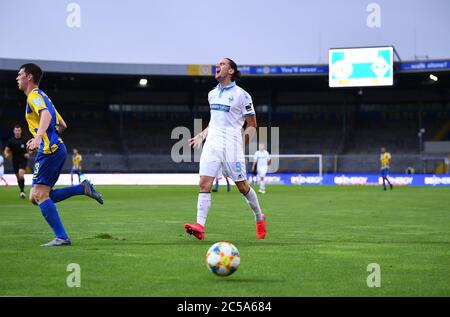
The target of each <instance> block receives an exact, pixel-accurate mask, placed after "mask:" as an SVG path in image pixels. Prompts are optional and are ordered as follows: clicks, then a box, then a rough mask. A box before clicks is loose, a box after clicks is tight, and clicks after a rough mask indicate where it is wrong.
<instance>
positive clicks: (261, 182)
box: [259, 180, 266, 191]
mask: <svg viewBox="0 0 450 317" xmlns="http://www.w3.org/2000/svg"><path fill="white" fill-rule="evenodd" d="M259 189H260V190H262V191H265V190H266V181H265V180H261V181H259Z"/></svg>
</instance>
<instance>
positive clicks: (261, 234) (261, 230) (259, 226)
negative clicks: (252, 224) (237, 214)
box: [256, 214, 266, 239]
mask: <svg viewBox="0 0 450 317" xmlns="http://www.w3.org/2000/svg"><path fill="white" fill-rule="evenodd" d="M256 237H257V238H258V239H264V238H265V237H266V216H265V215H264V214H262V220H261V221H257V222H256Z"/></svg>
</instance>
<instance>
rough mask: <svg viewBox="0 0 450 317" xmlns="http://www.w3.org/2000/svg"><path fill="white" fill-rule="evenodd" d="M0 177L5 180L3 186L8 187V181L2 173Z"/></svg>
mask: <svg viewBox="0 0 450 317" xmlns="http://www.w3.org/2000/svg"><path fill="white" fill-rule="evenodd" d="M0 178H1V179H2V180H3V181H4V182H5V187H7V188H8V187H9V184H8V182H7V181H6V179H5V178H4V177H3V175H2V176H0Z"/></svg>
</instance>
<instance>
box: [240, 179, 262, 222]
mask: <svg viewBox="0 0 450 317" xmlns="http://www.w3.org/2000/svg"><path fill="white" fill-rule="evenodd" d="M244 198H245V201H246V202H247V204H248V205H249V206H250V208H251V209H252V210H253V213H254V214H255V219H256V221H261V220H262V213H261V207H259V201H258V196H256V192H255V191H254V190H253V188H251V187H250V190H249V191H248V193H247V195H244Z"/></svg>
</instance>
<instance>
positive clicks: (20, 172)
mask: <svg viewBox="0 0 450 317" xmlns="http://www.w3.org/2000/svg"><path fill="white" fill-rule="evenodd" d="M22 165H23V164H21V162H13V167H14V173H15V174H16V178H17V185H18V186H19V190H20V198H22V199H24V198H26V194H25V169H24V168H23V166H22Z"/></svg>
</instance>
